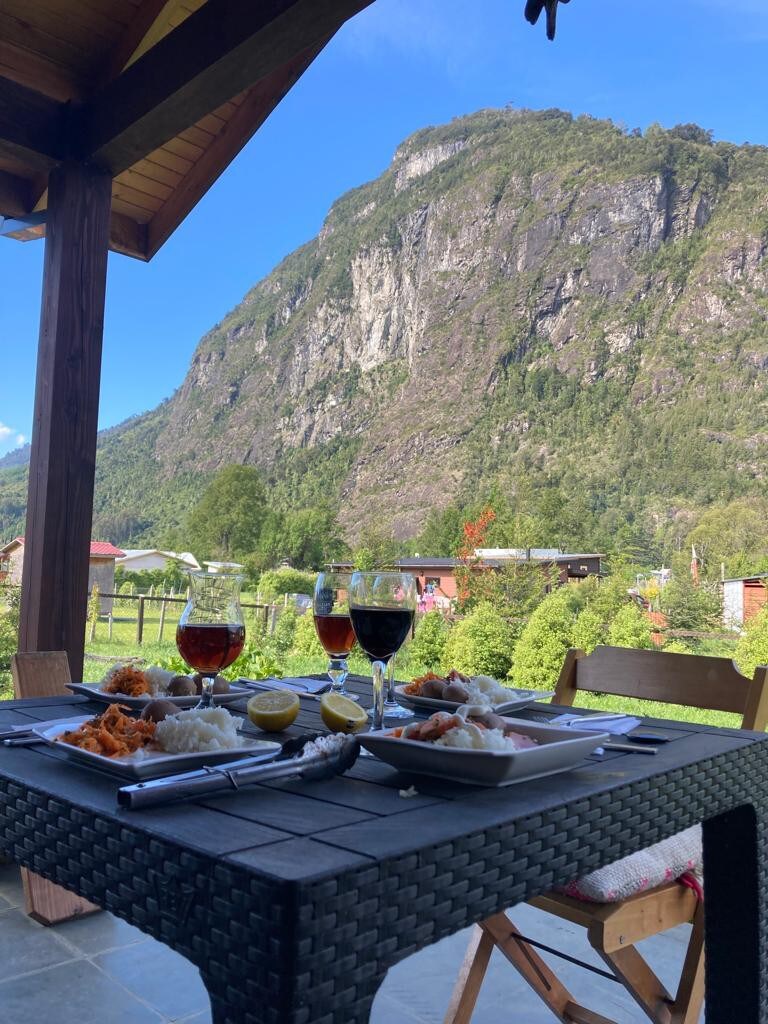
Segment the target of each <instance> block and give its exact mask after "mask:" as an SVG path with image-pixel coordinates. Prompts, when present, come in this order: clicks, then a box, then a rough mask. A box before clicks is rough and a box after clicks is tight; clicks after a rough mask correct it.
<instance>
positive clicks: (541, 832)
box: [0, 680, 768, 1024]
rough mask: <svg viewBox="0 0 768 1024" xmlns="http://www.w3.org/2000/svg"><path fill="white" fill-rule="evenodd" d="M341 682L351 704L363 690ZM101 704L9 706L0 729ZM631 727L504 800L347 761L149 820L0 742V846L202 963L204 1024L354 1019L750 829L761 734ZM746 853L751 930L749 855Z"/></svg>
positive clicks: (60, 768) (713, 994)
mask: <svg viewBox="0 0 768 1024" xmlns="http://www.w3.org/2000/svg"><path fill="white" fill-rule="evenodd" d="M351 685H352V688H353V689H355V690H356V691H357V692H359V693H361V694H363V695H364V696H363V701H364V704H365V703H367V702H368V699H369V695H370V683H365V682H362V681H359V680H352V681H351ZM301 703H302V710H301V713H300V715H299V718H298V720H297V722H296V723H295V725H294V726H293V727H292V729H291V730H290V734H298V733H301V732H307V731H326V730H325V729H324V727H323V726H322V723H321V721H320V718H319V713H318V710H319V708H318V704H317V702H315V701H312V700H308V699H302V702H301ZM102 707H103V706H101V705H99V706H98V707H97V706H96V705H95V704H94V703H92V702H88V701H87V700H86V699H85V698H77V697H75V698H67V699H65V698H56V699H54V698H49V699H40V700H31V701H30V700H27V701H13V702H7V703H3V704H0V727H2V726H8V725H12V724H22V723H25V722H28V721H29V720H30V719H34V720H47V719H54V718H61V717H65V716H66V715H70V714H75V713H79V712H80V711H81V710H82V711H83V712H84V713H90V712H92V711H94V712H95V711H97V710H101V708H102ZM242 707H243V708H244V702H243V705H242ZM239 708H240V705H235V707H234V709H231V710H238V709H239ZM530 713H531V714H534V715H535V716H537V717H538V716H541V715H544V714H549V713H551V710H550V706H549V705H538V706H536V707H535V708H534V709H532V711H531V712H530ZM521 717H525V713H522V714H521ZM645 724H647V725H649V726H650V727H651V728H652V730H653V731H654V732H661V733H664V734H665V735H667V736H668V738H669V742H667V743H666V744H664V745H662V746H660V747H659V752H658V754H657V755H655V756H647V755H641V754H620V753H610V752H607V753H605V754H604V755H602V756H597V755H593V756H591V757H589V758H587V759H585V760H584V762H582V763H581V764H580V765H579V766H577V767H576V768H575V769H573V770H570V771H567V772H563V773H561V774H559V775H555V776H550V777H548V778H544V779H538V780H534V781H531V782H526V783H524V784H518V785H513V786H509V787H506V788H502V789H479V788H477V787H470V786H463V785H461V784H457V783H453V782H442V781H439V780H435V779H427V778H425V777H416V776H410V775H409V776H406V775H401V774H398V773H397V772H396V771H395V770H394V769H392V768H390V767H388V766H387V765H385V764H383V763H381V762H379V761H377V760H375V759H373V758H371V759H362V758H361V759H359V760H358V762H357V763H356V765H355V766H354V767H353V768H352V769H351V770H350V772H349V773H348V774H347V775H346V776H344V777H343V778H336V779H332V780H330V781H324V782H315V783H295V782H282V783H280V782H275V783H263V784H260V785H257V786H251V787H248V788H247V789H244V790H242V791H239V792H237V793H235V792H233V793H231V794H226V795H222V796H216V797H209V798H206V799H205V800H202V801H199V802H187V803H183V804H175V805H167V806H163V807H159V808H155V809H152V810H146V811H128V810H124V809H119V808H118V807H117V803H116V795H115V794H116V790H117V788H118V786H120V785H121V784H123V781H124V780H120V779H117V778H116V777H114V776H112V775H109V774H107V773H102V772H98V771H94V770H92V769H89V768H85V767H81V766H80V765H76V764H74V763H72V762H71V761H68V760H67V759H66V756H65V755H63V754H61V753H59V752H58V751H55V750H53V749H51V748H47V747H34V748H5V747H0V849H2V850H4V852H6V853H8V855H9V856H11V857H13V858H14V859H16V860H18V861H19V862H21V863H24V864H26V865H27V866H29V867H31V868H32V869H33V870H35V871H37V872H38V873H40V874H43V875H45V876H46V877H49V878H52V879H53V880H54V881H57V882H59V883H60V884H63V885H66V886H68V887H69V888H72V889H74V890H75V891H78V892H80V893H81V894H82V895H84V896H85V897H87V898H88V899H91V900H93V901H94V902H96V903H98V904H100V905H102V906H105V907H107V908H108V909H110V910H112V911H113V912H115V913H117V914H118V915H120V916H122V917H124V918H126V919H127V920H129V921H131V922H132V923H134V924H136V925H137V926H138V927H139V928H142V929H143V930H145V931H147V932H149V933H150V934H153V935H155V936H156V937H157V938H159V939H160V940H161V941H164V942H167V943H168V944H169V945H171V946H173V947H174V948H176V949H177V950H179V951H180V952H181V953H182V954H184V955H185V956H187V957H189V958H190V959H191V960H192V961H193V962H195V963H196V964H198V966H199V967H200V968H201V973H202V974H203V978H204V980H205V982H206V984H207V986H208V989H209V992H210V994H211V1000H212V1007H213V1014H214V1020H215V1021H216V1022H217V1024H223V1022H228V1024H235V1022H237V1024H266V1022H270V1024H287V1022H290V1024H310V1022H311V1024H321V1022H322V1024H348V1022H354V1021H365V1020H367V1019H368V1011H369V1009H370V1003H371V1000H372V998H373V995H374V994H375V991H376V989H377V987H378V985H379V983H380V981H381V979H382V977H383V975H384V973H385V972H386V970H387V968H388V967H389V966H391V964H393V963H394V962H396V961H397V960H399V959H401V958H402V957H403V956H406V955H408V954H409V953H411V952H414V951H415V950H416V949H419V948H421V947H422V946H424V945H428V944H430V943H432V942H435V941H436V940H437V939H439V938H441V937H442V936H444V935H446V934H449V933H451V932H454V931H456V930H458V929H460V928H462V927H464V926H465V925H467V924H469V923H472V922H473V921H478V920H481V919H482V918H484V917H486V916H488V915H489V914H490V913H493V912H495V911H497V910H499V909H501V908H503V907H506V906H511V905H513V904H515V903H518V902H520V901H521V900H523V899H525V898H528V897H530V896H532V895H535V894H536V893H539V892H542V891H545V890H547V889H549V888H551V887H552V886H553V885H554V884H560V883H563V882H566V881H568V880H570V879H571V878H574V877H577V876H578V875H580V874H584V873H585V872H587V871H589V870H592V869H594V868H596V867H598V866H600V865H601V864H604V863H609V862H610V861H612V860H615V859H617V858H618V857H621V856H624V855H625V854H627V853H630V852H632V851H633V850H635V849H638V848H641V847H644V846H648V845H650V844H651V843H653V842H656V841H658V840H660V839H662V838H665V837H666V836H668V835H671V834H673V833H674V832H676V831H679V830H680V829H682V828H685V827H687V826H688V825H690V824H693V823H695V822H697V821H702V820H705V819H708V818H715V817H716V816H718V815H720V816H722V815H726V814H727V813H729V812H731V811H733V810H734V809H736V808H739V807H741V806H750V807H754V808H756V809H757V815H758V819H759V820H762V813H763V808H762V800H763V799H764V798H763V796H762V794H763V793H768V786H767V785H766V784H767V783H768V742H766V741H767V740H768V737H766V736H765V735H763V734H758V733H748V732H742V731H739V730H729V729H715V728H712V727H706V726H697V725H692V724H687V723H678V722H675V723H672V722H669V721H660V720H654V719H648V720H646V723H645ZM246 729H247V730H252V726H251V725H250V723H247V725H246ZM253 731H254V732H255V730H253ZM259 735H260V736H263V735H264V734H263V733H259ZM286 735H287V734H282V735H281V736H280V737H277V738H280V739H284V738H285V737H286ZM414 783H415V786H416V789H417V791H418V795H416V796H409V797H406V796H404V795H403V793H404V792H405V791H406V790H408V789H409V787H411V786H412V785H413V784H414ZM732 832H733V830H732ZM712 834H713V835H714V832H713V833H712ZM734 834H735V833H734ZM750 835H751V833H750ZM705 841H706V832H705ZM744 842H745V843H747V840H744ZM718 843H719V840H718ZM718 843H715V842H714V840H713V841H712V842H711V843H710V847H711V849H712V850H715V852H717V850H721V846H722V844H720V845H718ZM748 845H749V844H748V843H747V846H748ZM747 846H745V851H746V853H745V856H747V857H749V856H750V855H754V856H755V857H756V858H757V860H756V870H757V871H758V874H759V875H760V878H759V880H758V883H759V884H758V883H755V884H756V885H757V888H758V890H759V893H758V896H759V899H758V904H759V906H758V910H759V914H760V920H761V921H762V907H763V902H762V901H763V897H764V894H763V892H762V888H761V887H762V884H763V876H764V875H765V872H766V868H765V864H763V863H762V859H761V858H762V846H761V845H760V843H759V842H758V847H759V849H757V852H755V851H754V850H751V847H750V848H747ZM750 851H751V852H750ZM713 856H714V854H713ZM708 881H709V879H708ZM752 898H753V900H754V895H753V897H752ZM717 899H718V897H717V893H715V897H714V902H715V906H717ZM715 918H717V913H716V912H715ZM708 920H709V919H708ZM708 927H709V923H708ZM760 934H761V935H762V932H761V933H760ZM741 941H744V940H743V938H742V940H741ZM755 941H757V940H755ZM760 943H762V939H760ZM761 948H764V947H763V946H762V945H761ZM757 969H758V968H755V970H757ZM750 970H752V968H748V967H745V971H747V973H749V971H750ZM713 977H715V978H716V971H715V975H713ZM750 978H751V975H750ZM752 982H754V978H752V979H751V982H750V980H749V979H747V982H746V983H745V984H746V987H747V988H748V989H749V990H750V991H751V992H752V993H753V996H752V999H753V1003H755V1001H756V1000H757V996H755V995H754V992H755V991H757V989H756V984H753V983H752ZM447 984H450V981H448V982H447ZM750 984H751V988H750ZM766 985H767V983H766V981H765V979H764V978H763V977H762V974H761V977H760V981H759V986H758V987H759V990H760V993H761V995H760V999H761V1000H762V1002H761V1003H760V1006H761V1007H762V1006H763V1004H764V1003H765V1002H766V995H765V993H766ZM710 988H711V986H710ZM712 999H714V1004H713V1005H714V1006H716V1005H717V991H716V986H715V989H714V990H712V991H710V990H709V989H708V1002H709V1001H711V1000H712ZM750 1005H751V1004H750ZM755 1005H756V1003H755ZM762 1012H763V1010H762V1009H761V1010H760V1013H762ZM755 1019H757V1018H755ZM760 1019H761V1020H763V1019H766V1018H764V1017H762V1016H761V1017H760Z"/></svg>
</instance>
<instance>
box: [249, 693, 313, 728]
mask: <svg viewBox="0 0 768 1024" xmlns="http://www.w3.org/2000/svg"><path fill="white" fill-rule="evenodd" d="M299 707H300V704H299V698H298V696H297V695H296V694H295V693H294V692H293V691H292V690H270V691H269V693H257V694H256V695H255V696H253V697H251V699H250V700H249V701H248V717H249V718H250V720H251V721H252V722H253V724H254V725H255V726H256V727H257V728H259V729H263V730H264V731H265V732H282V731H283V729H287V728H288V726H289V725H293V723H294V722H295V721H296V716H297V715H298V713H299Z"/></svg>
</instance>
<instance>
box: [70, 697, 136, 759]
mask: <svg viewBox="0 0 768 1024" xmlns="http://www.w3.org/2000/svg"><path fill="white" fill-rule="evenodd" d="M154 738H155V723H154V722H149V721H144V720H143V719H141V718H129V717H128V716H127V715H125V714H123V710H122V706H121V705H120V704H110V706H109V707H108V708H107V710H106V711H105V712H104V713H103V714H102V715H97V716H96V718H92V719H91V720H90V721H89V722H83V724H82V725H81V726H79V727H78V728H77V729H71V730H68V731H67V732H63V733H62V734H61V735H60V736H57V737H56V739H57V740H58V741H59V742H60V743H68V744H69V745H70V746H72V747H80V748H81V749H82V750H88V751H90V752H91V753H92V754H101V755H102V756H103V757H126V756H127V755H128V754H133V753H135V751H137V750H139V749H140V748H141V747H146V746H148V745H149V744H151V743H152V742H153V741H154Z"/></svg>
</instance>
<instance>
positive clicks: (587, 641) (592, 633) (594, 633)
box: [571, 607, 605, 654]
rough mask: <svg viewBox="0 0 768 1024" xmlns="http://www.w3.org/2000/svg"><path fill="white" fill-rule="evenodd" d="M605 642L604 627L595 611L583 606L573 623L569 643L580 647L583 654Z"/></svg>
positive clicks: (590, 651) (589, 652)
mask: <svg viewBox="0 0 768 1024" xmlns="http://www.w3.org/2000/svg"><path fill="white" fill-rule="evenodd" d="M604 642H605V629H604V628H603V623H602V620H601V618H600V616H599V615H598V614H597V612H594V611H593V610H592V609H591V608H589V607H588V608H585V609H584V610H583V611H581V612H579V614H578V616H577V617H576V621H575V622H574V624H573V631H572V635H571V643H572V644H573V646H574V647H579V648H581V650H582V651H584V653H585V654H591V653H592V651H594V649H595V648H596V647H597V645H598V644H602V643H604Z"/></svg>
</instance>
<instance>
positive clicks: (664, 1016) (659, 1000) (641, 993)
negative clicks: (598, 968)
mask: <svg viewBox="0 0 768 1024" xmlns="http://www.w3.org/2000/svg"><path fill="white" fill-rule="evenodd" d="M597 952H598V953H599V954H600V956H601V957H602V958H603V960H605V962H606V963H607V964H608V966H609V967H610V968H611V970H612V971H613V973H614V974H615V975H616V977H617V978H618V979H619V981H621V983H622V984H623V986H624V988H625V989H626V990H627V991H628V992H629V994H630V995H631V996H632V998H633V999H634V1000H635V1002H636V1003H637V1004H638V1006H639V1007H640V1008H641V1010H642V1011H643V1013H645V1014H646V1015H647V1016H648V1017H650V1019H651V1020H652V1021H653V1024H672V1012H671V1006H672V996H671V995H670V994H669V992H667V990H666V988H665V987H664V986H663V985H662V983H661V982H660V981H659V979H658V978H657V977H656V975H655V974H654V973H653V971H652V970H651V968H650V967H649V966H648V964H647V963H646V962H645V960H643V958H642V957H641V956H640V954H639V953H638V952H637V950H636V949H635V947H634V946H627V947H626V949H617V950H614V952H612V953H606V952H604V951H603V950H601V949H597Z"/></svg>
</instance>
